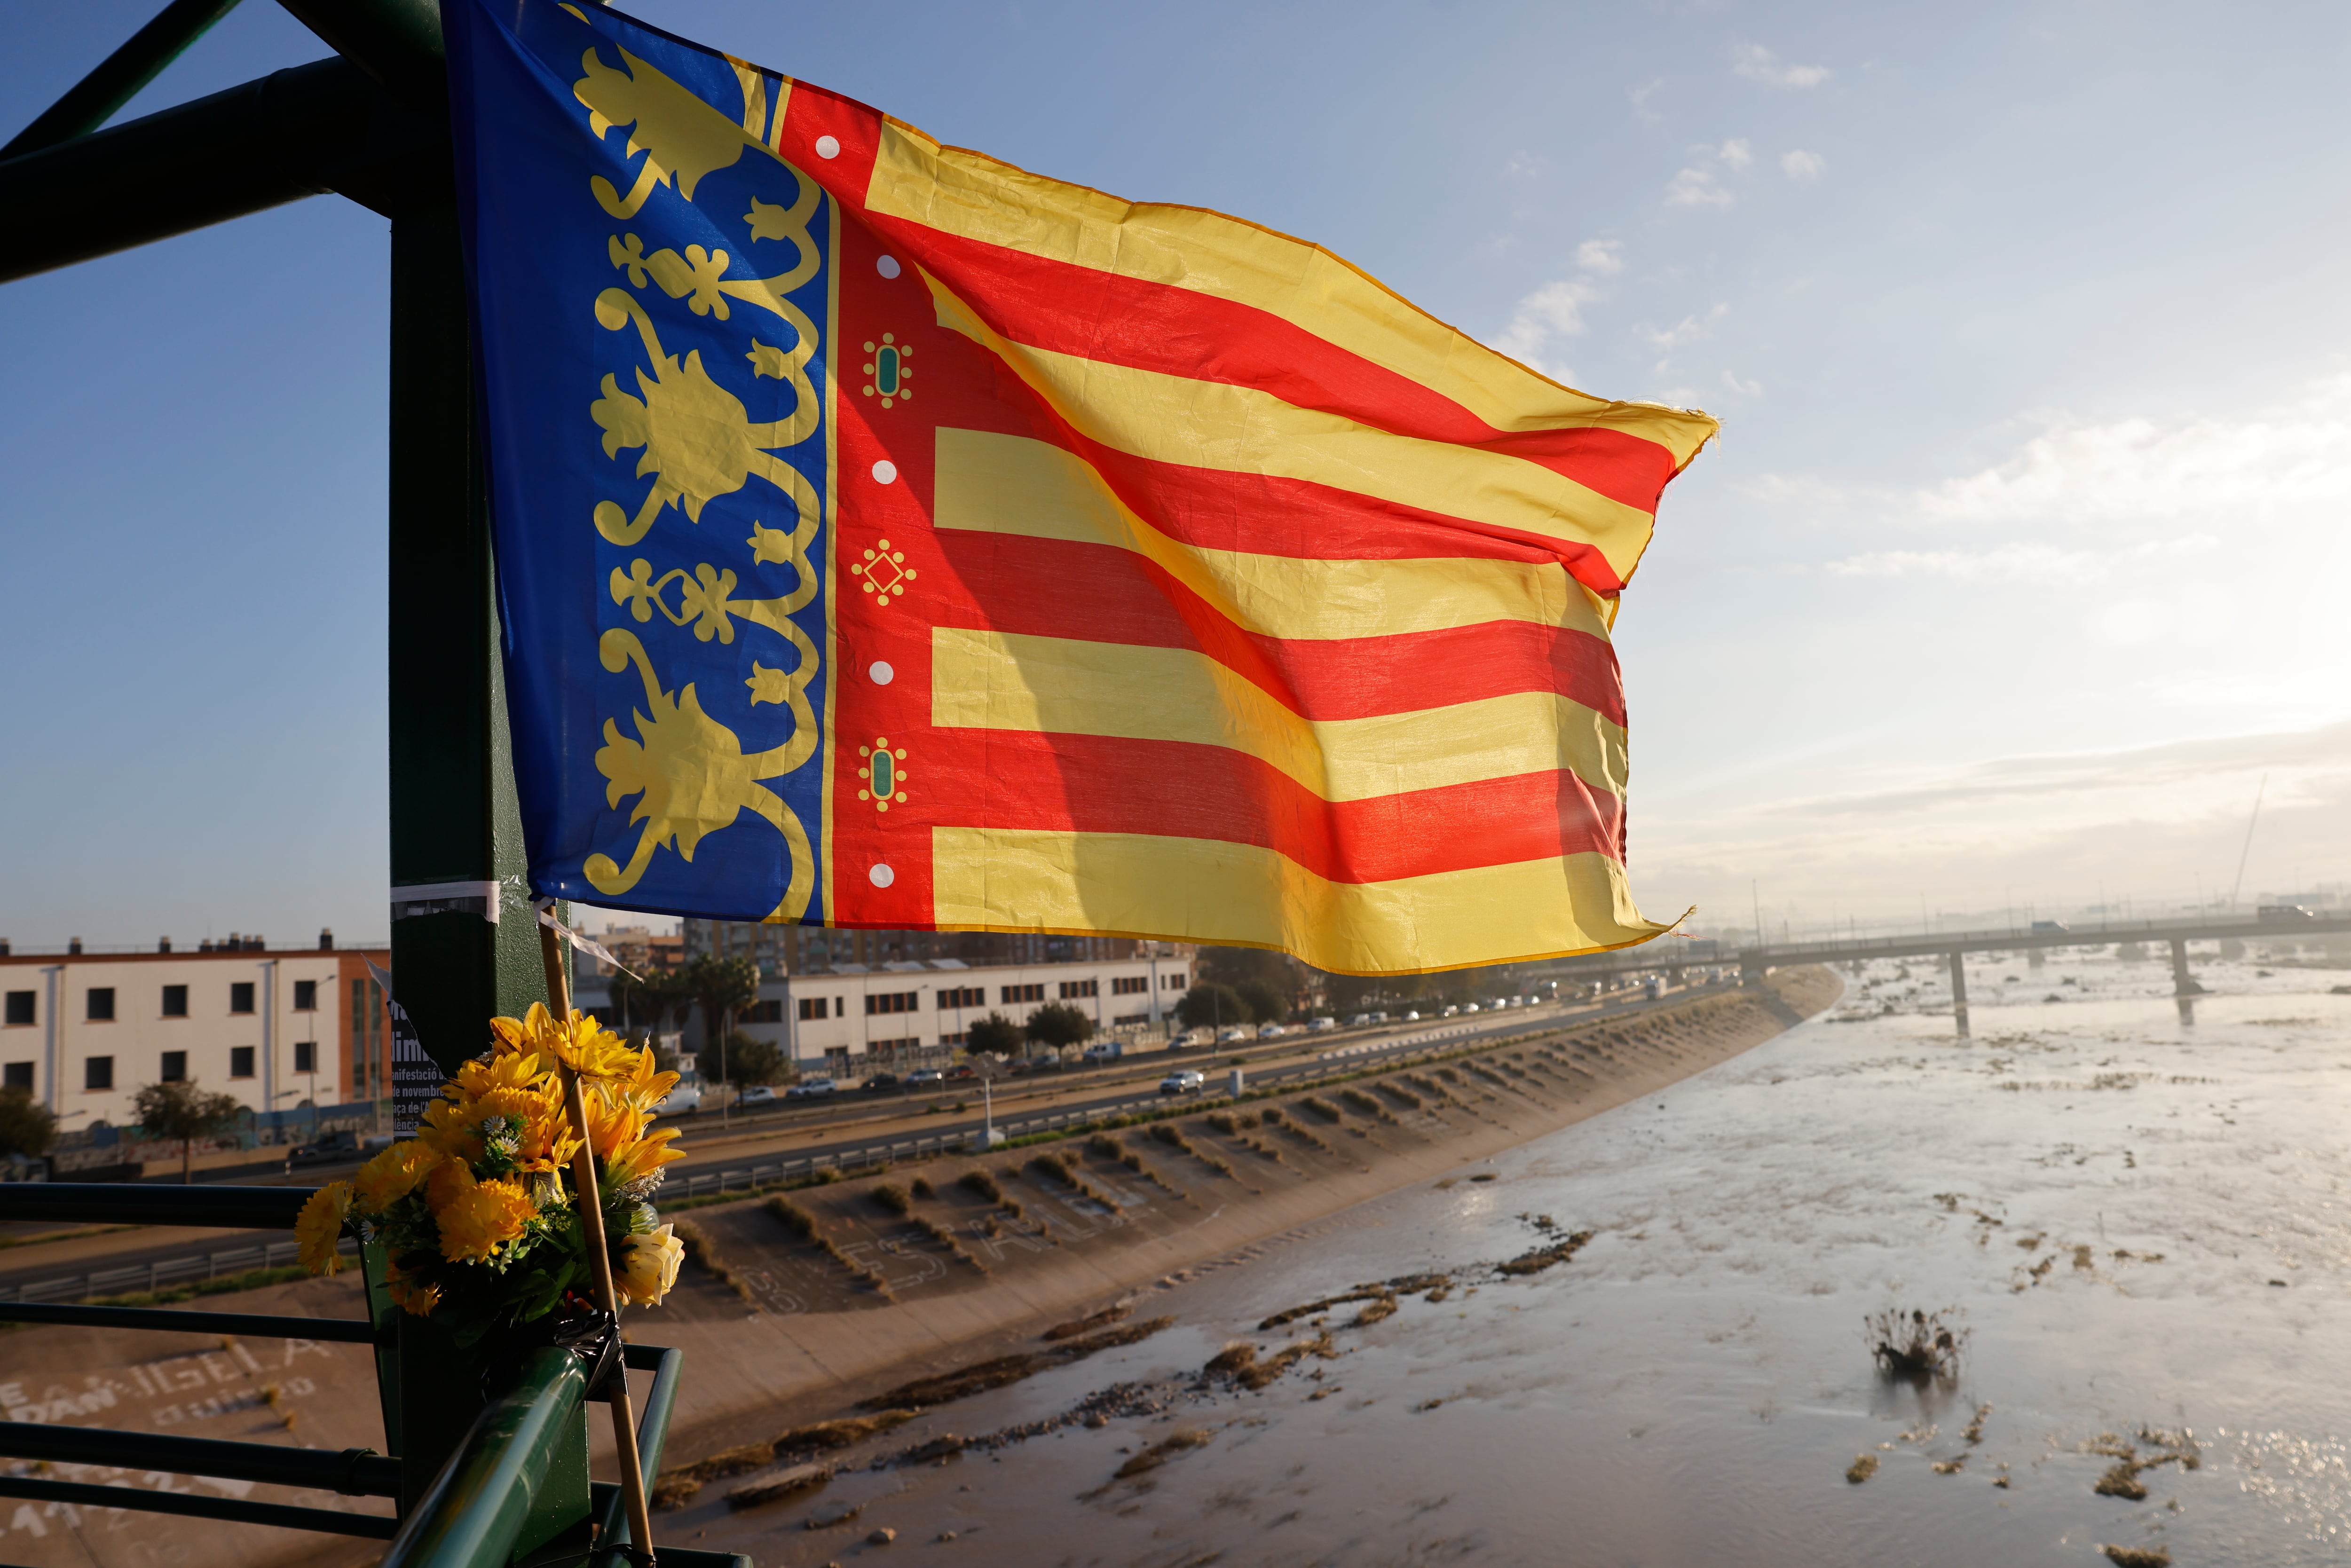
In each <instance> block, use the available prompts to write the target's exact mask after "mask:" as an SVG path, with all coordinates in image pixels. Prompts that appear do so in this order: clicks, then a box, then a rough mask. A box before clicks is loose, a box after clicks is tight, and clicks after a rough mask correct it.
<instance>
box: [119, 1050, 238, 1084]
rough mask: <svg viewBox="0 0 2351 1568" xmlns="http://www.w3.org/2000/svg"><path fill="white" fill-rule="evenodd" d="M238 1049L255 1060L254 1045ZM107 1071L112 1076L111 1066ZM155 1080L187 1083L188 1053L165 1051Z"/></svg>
mask: <svg viewBox="0 0 2351 1568" xmlns="http://www.w3.org/2000/svg"><path fill="white" fill-rule="evenodd" d="M237 1050H239V1051H243V1052H245V1059H246V1061H248V1062H250V1061H252V1060H253V1047H251V1046H249V1045H241V1046H238V1047H237ZM107 1071H108V1076H110V1077H111V1076H112V1074H113V1069H111V1068H109V1069H108V1070H107ZM247 1076H250V1074H247ZM155 1081H156V1082H159V1083H185V1082H187V1081H188V1053H187V1052H186V1051H165V1052H164V1053H163V1068H162V1071H160V1072H158V1073H156V1074H155Z"/></svg>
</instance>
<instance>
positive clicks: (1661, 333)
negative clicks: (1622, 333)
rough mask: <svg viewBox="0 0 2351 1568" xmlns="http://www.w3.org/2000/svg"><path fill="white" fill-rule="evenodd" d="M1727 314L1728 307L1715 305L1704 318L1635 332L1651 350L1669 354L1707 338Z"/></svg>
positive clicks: (1637, 329)
mask: <svg viewBox="0 0 2351 1568" xmlns="http://www.w3.org/2000/svg"><path fill="white" fill-rule="evenodd" d="M1729 314H1730V307H1729V305H1728V304H1721V305H1717V306H1716V307H1715V308H1713V309H1711V310H1709V311H1708V312H1707V313H1706V314H1705V315H1704V316H1685V317H1683V318H1682V319H1680V320H1678V321H1677V322H1675V323H1674V324H1673V325H1672V326H1670V327H1667V328H1663V329H1659V328H1656V327H1639V328H1635V331H1637V332H1639V333H1640V334H1641V336H1642V337H1644V338H1646V339H1647V340H1649V344H1650V346H1651V347H1652V348H1656V349H1660V350H1666V351H1667V352H1671V351H1672V350H1676V349H1678V348H1680V347H1681V346H1682V345H1683V344H1685V343H1695V342H1697V341H1698V340H1699V339H1701V338H1704V337H1707V336H1708V335H1709V334H1711V333H1712V332H1713V330H1714V329H1715V327H1716V325H1717V324H1718V323H1719V322H1720V321H1721V319H1723V318H1724V317H1725V316H1728V315H1729Z"/></svg>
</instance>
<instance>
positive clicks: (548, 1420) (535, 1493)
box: [0, 1183, 751, 1568]
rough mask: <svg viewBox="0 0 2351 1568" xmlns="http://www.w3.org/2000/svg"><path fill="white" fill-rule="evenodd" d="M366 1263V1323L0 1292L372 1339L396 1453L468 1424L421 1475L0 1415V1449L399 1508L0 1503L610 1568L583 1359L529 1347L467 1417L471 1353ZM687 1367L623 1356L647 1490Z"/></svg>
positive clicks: (612, 1528) (48, 1192) (236, 1329)
mask: <svg viewBox="0 0 2351 1568" xmlns="http://www.w3.org/2000/svg"><path fill="white" fill-rule="evenodd" d="M308 1197H309V1194H308V1192H307V1191H304V1190H301V1189H298V1188H287V1187H233V1186H213V1187H138V1186H129V1187H126V1186H111V1185H105V1186H99V1185H91V1186H69V1185H64V1184H57V1183H25V1184H21V1185H10V1186H5V1187H0V1220H37V1221H58V1220H63V1221H68V1222H85V1223H103V1224H115V1225H122V1224H133V1225H200V1226H219V1227H243V1228H277V1229H290V1228H292V1227H293V1224H294V1218H295V1216H296V1215H297V1214H298V1213H299V1212H300V1210H301V1207H302V1204H303V1202H304V1201H305V1200H306V1199H307V1198H308ZM366 1266H367V1279H368V1287H369V1298H370V1307H371V1315H370V1316H369V1317H366V1318H304V1317H273V1316H267V1315H264V1314H261V1313H255V1312H182V1311H179V1310H177V1309H174V1308H169V1307H105V1306H94V1305H81V1304H62V1303H57V1302H0V1322H22V1323H52V1324H70V1325H73V1326H77V1327H81V1328H99V1329H115V1330H129V1331H140V1332H164V1333H225V1334H239V1335H247V1336H251V1337H254V1338H270V1337H279V1338H289V1339H311V1340H320V1341H327V1342H330V1343H343V1344H365V1345H371V1346H373V1347H374V1348H375V1350H376V1352H377V1371H378V1391H379V1394H380V1396H381V1397H382V1399H383V1406H384V1425H385V1431H386V1434H387V1441H388V1443H389V1445H390V1446H391V1447H392V1448H395V1449H400V1448H402V1444H401V1441H400V1437H399V1436H398V1434H399V1433H400V1432H401V1431H402V1429H403V1427H405V1428H406V1429H409V1430H411V1431H413V1432H417V1433H420V1434H422V1433H428V1432H430V1431H433V1430H436V1429H437V1430H450V1429H452V1428H453V1423H452V1420H451V1416H452V1414H453V1412H454V1414H455V1415H456V1416H457V1417H458V1419H459V1421H461V1422H462V1430H461V1431H460V1432H459V1433H458V1435H457V1437H456V1438H455V1441H454V1442H453V1443H451V1444H450V1445H449V1446H448V1448H449V1451H448V1452H447V1453H446V1455H445V1458H440V1460H439V1462H438V1463H433V1464H431V1469H430V1470H429V1472H427V1471H426V1470H425V1469H424V1466H425V1464H427V1463H429V1462H430V1456H427V1455H425V1454H423V1453H422V1452H421V1451H409V1452H402V1453H395V1454H393V1455H384V1454H379V1453H376V1452H374V1451H373V1450H371V1449H367V1448H347V1449H343V1450H341V1451H340V1452H328V1451H325V1450H321V1449H316V1448H282V1447H278V1446H276V1445H273V1444H268V1443H239V1442H230V1441H226V1440H223V1439H218V1438H210V1437H166V1436H162V1435H161V1434H156V1433H150V1432H131V1431H120V1430H113V1429H107V1428H99V1427H70V1426H62V1425H54V1424H45V1423H39V1422H16V1421H11V1422H0V1458H16V1459H37V1460H47V1461H49V1462H51V1463H57V1464H71V1465H89V1466H92V1467H100V1468H109V1469H140V1470H153V1471H163V1472H167V1473H172V1474H182V1475H200V1476H214V1477H219V1478H223V1479H232V1480H247V1481H259V1482H265V1483H267V1484H270V1485H275V1486H287V1487H298V1488H302V1489H305V1490H313V1491H331V1492H336V1493H339V1494H340V1495H342V1496H345V1497H380V1498H392V1499H395V1500H402V1499H406V1500H407V1501H406V1502H405V1503H404V1504H402V1506H400V1507H399V1510H398V1511H397V1513H396V1514H395V1515H394V1516H392V1517H386V1516H384V1515H382V1514H373V1513H345V1512H341V1511H337V1510H334V1509H321V1508H298V1507H295V1506H292V1505H290V1504H284V1503H270V1502H253V1501H248V1500H243V1499H233V1498H207V1497H194V1496H191V1495H189V1494H187V1493H184V1492H166V1491H151V1490H146V1489H143V1488H138V1487H127V1486H110V1485H103V1484H97V1483H91V1482H84V1481H65V1480H54V1479H49V1478H47V1477H45V1476H0V1497H14V1498H24V1499H27V1500H35V1501H47V1502H66V1503H73V1504H76V1505H78V1506H80V1507H85V1508H120V1509H130V1510H134V1511H142V1512H148V1513H165V1514H178V1515H181V1516H183V1517H187V1518H193V1519H205V1520H213V1521H218V1522H222V1523H233V1524H263V1525H270V1526H274V1527H277V1528H279V1529H286V1530H303V1531H316V1532H320V1533H325V1534H333V1535H345V1536H358V1537H361V1538H368V1539H374V1540H381V1541H389V1542H391V1546H390V1548H389V1550H388V1551H387V1552H386V1554H385V1557H384V1563H385V1564H386V1568H507V1565H508V1564H512V1563H519V1562H521V1561H523V1560H525V1559H528V1560H529V1562H530V1563H532V1564H533V1568H555V1565H556V1564H568V1563H580V1564H582V1565H583V1568H586V1565H592V1568H620V1565H621V1564H622V1562H623V1561H624V1560H625V1559H627V1558H628V1557H629V1556H630V1550H629V1549H630V1548H631V1547H632V1545H633V1544H634V1543H633V1542H631V1540H630V1538H629V1527H628V1523H627V1519H626V1515H625V1513H624V1511H623V1510H622V1503H621V1489H620V1488H619V1487H618V1486H616V1485H613V1484H611V1483H609V1482H596V1483H592V1484H591V1483H590V1481H589V1479H588V1475H587V1421H586V1408H585V1406H586V1404H587V1403H588V1395H587V1380H586V1377H585V1375H584V1374H583V1373H582V1371H581V1369H580V1362H579V1359H578V1358H577V1357H576V1356H574V1355H572V1354H570V1353H569V1351H566V1350H563V1349H560V1348H558V1347H555V1346H546V1347H542V1348H540V1349H538V1350H535V1351H533V1352H531V1353H530V1354H528V1356H527V1357H525V1358H524V1360H523V1362H522V1364H521V1366H520V1369H519V1370H518V1372H517V1373H516V1374H515V1375H513V1377H512V1379H511V1381H510V1382H509V1383H508V1384H507V1386H506V1387H505V1389H504V1391H503V1392H501V1393H499V1394H497V1395H496V1396H495V1397H493V1398H491V1399H490V1400H489V1401H488V1403H487V1404H486V1405H485V1406H482V1407H481V1408H480V1409H479V1411H478V1413H473V1412H471V1411H469V1410H467V1409H466V1408H465V1406H467V1405H468V1404H469V1401H467V1400H466V1399H465V1394H464V1390H465V1389H466V1388H468V1387H475V1386H478V1385H479V1378H480V1376H481V1363H480V1361H479V1360H478V1359H477V1358H473V1357H468V1356H466V1355H464V1354H454V1355H453V1354H448V1349H447V1346H446V1345H445V1343H443V1342H442V1341H440V1339H439V1338H438V1336H437V1335H436V1334H435V1332H434V1330H433V1329H432V1326H431V1323H430V1320H424V1319H415V1318H410V1317H407V1316H406V1315H405V1314H402V1313H398V1312H394V1311H392V1308H391V1303H390V1301H389V1300H388V1299H386V1298H385V1297H384V1295H383V1292H382V1290H381V1273H382V1271H381V1260H380V1259H373V1258H371V1259H369V1260H366ZM403 1353H405V1354H403ZM684 1359H685V1358H684V1356H683V1355H682V1354H679V1353H678V1352H677V1351H674V1350H669V1349H665V1348H663V1347H661V1346H658V1345H635V1344H632V1345H626V1346H623V1347H622V1366H623V1368H624V1369H626V1371H633V1372H651V1373H652V1374H653V1385H652V1387H651V1388H650V1389H649V1390H648V1391H647V1392H646V1395H645V1401H644V1415H643V1418H642V1419H641V1420H640V1422H639V1423H638V1427H637V1443H638V1447H639V1448H640V1450H641V1453H642V1463H643V1475H644V1480H645V1483H646V1484H647V1485H648V1486H650V1485H651V1484H652V1483H653V1477H654V1475H655V1473H656V1472H657V1470H658V1469H659V1468H660V1465H661V1455H662V1448H663V1445H664V1440H665V1439H666V1437H668V1433H669V1420H670V1414H671V1412H672V1410H673V1409H674V1407H675V1405H676V1401H677V1388H678V1384H679V1381H680V1378H681V1376H682V1375H683V1371H684ZM403 1366H404V1367H405V1371H406V1374H407V1375H406V1376H403V1375H402V1370H403ZM428 1367H429V1368H430V1371H431V1374H432V1375H429V1376H428V1375H427V1371H428ZM419 1387H426V1388H429V1389H430V1391H431V1395H432V1403H433V1404H434V1406H435V1408H434V1409H433V1410H431V1411H430V1412H427V1411H423V1410H419V1409H414V1408H411V1409H409V1410H408V1411H406V1412H405V1414H406V1416H408V1417H409V1418H408V1419H407V1420H405V1421H403V1420H402V1415H403V1411H402V1397H401V1396H402V1393H403V1392H404V1391H408V1392H413V1390H415V1389H417V1388H419ZM419 1417H425V1418H423V1419H420V1418H419ZM411 1448H412V1449H413V1448H414V1445H411ZM660 1557H661V1560H662V1561H663V1562H664V1563H669V1564H671V1565H672V1568H751V1563H750V1559H749V1558H747V1557H739V1556H735V1555H732V1554H730V1553H725V1552H696V1551H691V1550H687V1549H684V1548H680V1547H670V1548H667V1549H664V1550H663V1551H662V1552H661V1553H660Z"/></svg>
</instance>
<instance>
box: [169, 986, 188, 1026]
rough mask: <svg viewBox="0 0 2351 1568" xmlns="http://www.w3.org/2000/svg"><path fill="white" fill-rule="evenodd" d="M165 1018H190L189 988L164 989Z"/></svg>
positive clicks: (171, 987) (174, 987) (173, 987)
mask: <svg viewBox="0 0 2351 1568" xmlns="http://www.w3.org/2000/svg"><path fill="white" fill-rule="evenodd" d="M163 1016H164V1017H165V1018H167V1019H183V1018H186V1017H187V1016H188V988H187V987H185V986H165V987H164V988H163Z"/></svg>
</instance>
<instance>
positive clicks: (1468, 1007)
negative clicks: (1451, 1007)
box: [1461, 1002, 1478, 1013]
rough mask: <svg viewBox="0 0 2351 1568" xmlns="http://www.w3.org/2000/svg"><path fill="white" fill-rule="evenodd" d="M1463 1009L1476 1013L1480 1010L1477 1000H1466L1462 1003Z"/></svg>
mask: <svg viewBox="0 0 2351 1568" xmlns="http://www.w3.org/2000/svg"><path fill="white" fill-rule="evenodd" d="M1461 1010H1462V1011H1463V1012H1465V1013H1474V1012H1476V1011H1477V1010H1478V1004H1477V1003H1476V1002H1464V1003H1463V1004H1462V1005H1461Z"/></svg>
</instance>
